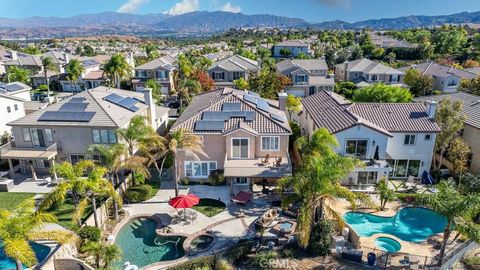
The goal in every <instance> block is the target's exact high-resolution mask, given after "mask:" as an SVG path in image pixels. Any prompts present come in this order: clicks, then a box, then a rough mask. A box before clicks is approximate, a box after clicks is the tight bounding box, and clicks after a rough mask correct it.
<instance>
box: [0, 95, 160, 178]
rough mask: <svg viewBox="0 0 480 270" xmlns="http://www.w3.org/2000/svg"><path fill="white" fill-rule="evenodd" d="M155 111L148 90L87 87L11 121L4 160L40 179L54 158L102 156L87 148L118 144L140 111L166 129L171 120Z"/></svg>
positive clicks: (0, 154)
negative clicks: (122, 131)
mask: <svg viewBox="0 0 480 270" xmlns="http://www.w3.org/2000/svg"><path fill="white" fill-rule="evenodd" d="M156 109H157V106H156V105H155V104H154V101H153V98H152V93H151V90H149V89H145V90H144V92H143V93H139V92H133V91H126V90H120V89H114V88H107V87H103V86H100V87H97V88H94V89H90V90H86V91H84V92H81V93H78V94H76V95H72V96H70V97H69V98H66V99H64V100H62V101H61V102H58V103H55V104H52V105H50V106H48V107H46V108H44V109H41V110H38V111H36V112H33V113H31V114H29V115H26V116H24V117H22V118H20V119H17V120H15V121H13V122H10V123H9V126H11V127H12V134H13V137H14V141H13V142H12V143H10V144H9V145H6V146H4V147H2V149H1V151H0V158H1V159H4V160H5V159H7V160H9V164H12V161H13V160H19V161H20V168H21V172H22V174H32V176H33V178H36V174H35V172H43V173H46V172H48V170H49V168H50V167H51V166H52V165H53V164H54V163H55V162H63V161H69V162H72V163H76V162H78V161H80V160H83V159H87V158H98V157H92V156H89V155H88V154H87V153H86V150H87V147H88V146H89V145H91V144H107V145H108V144H114V143H117V142H119V140H118V138H117V134H116V130H117V129H118V128H124V127H127V126H128V124H129V122H130V120H131V119H132V117H134V116H136V115H142V116H145V117H147V119H148V123H149V125H150V126H152V127H153V128H154V129H156V130H159V129H161V128H162V127H163V126H165V124H166V121H167V120H168V119H167V118H165V117H164V116H162V118H161V120H160V119H159V118H158V116H157V115H158V114H157V112H156ZM10 170H11V171H10V173H11V177H13V176H12V175H14V172H13V168H12V167H11V168H10Z"/></svg>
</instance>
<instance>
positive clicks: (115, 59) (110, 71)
mask: <svg viewBox="0 0 480 270" xmlns="http://www.w3.org/2000/svg"><path fill="white" fill-rule="evenodd" d="M103 70H104V73H105V74H106V75H107V77H108V78H109V79H110V80H111V81H112V82H113V84H114V85H116V87H117V88H120V82H121V81H122V79H128V78H130V76H131V75H132V74H131V72H132V67H131V66H130V64H129V63H128V62H127V59H126V58H125V56H123V55H122V54H120V53H117V54H114V55H113V56H112V57H111V58H110V60H108V62H107V63H106V64H105V65H104V67H103Z"/></svg>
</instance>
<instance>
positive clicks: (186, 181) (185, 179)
mask: <svg viewBox="0 0 480 270" xmlns="http://www.w3.org/2000/svg"><path fill="white" fill-rule="evenodd" d="M178 183H179V184H180V185H185V186H188V184H189V183H190V179H188V178H187V177H185V178H182V179H180V181H178Z"/></svg>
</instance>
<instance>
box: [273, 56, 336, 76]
mask: <svg viewBox="0 0 480 270" xmlns="http://www.w3.org/2000/svg"><path fill="white" fill-rule="evenodd" d="M276 66H277V70H278V71H279V72H280V73H282V74H287V73H291V72H292V71H294V70H297V69H299V68H301V69H304V70H306V71H310V70H328V65H327V62H326V61H325V59H324V58H320V59H286V60H283V61H281V62H279V63H277V65H276Z"/></svg>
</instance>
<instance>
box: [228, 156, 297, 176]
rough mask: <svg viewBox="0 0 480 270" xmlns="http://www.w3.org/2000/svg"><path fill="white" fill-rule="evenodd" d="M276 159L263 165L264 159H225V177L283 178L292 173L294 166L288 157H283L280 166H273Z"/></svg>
mask: <svg viewBox="0 0 480 270" xmlns="http://www.w3.org/2000/svg"><path fill="white" fill-rule="evenodd" d="M274 161H275V159H274V158H271V159H270V162H269V164H267V165H262V159H261V158H259V159H232V160H228V159H227V160H225V164H224V173H223V174H224V176H225V177H258V178H281V177H284V176H287V175H292V166H291V165H290V163H289V161H288V159H287V158H282V163H281V166H280V167H276V166H273V163H274Z"/></svg>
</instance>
